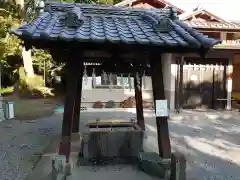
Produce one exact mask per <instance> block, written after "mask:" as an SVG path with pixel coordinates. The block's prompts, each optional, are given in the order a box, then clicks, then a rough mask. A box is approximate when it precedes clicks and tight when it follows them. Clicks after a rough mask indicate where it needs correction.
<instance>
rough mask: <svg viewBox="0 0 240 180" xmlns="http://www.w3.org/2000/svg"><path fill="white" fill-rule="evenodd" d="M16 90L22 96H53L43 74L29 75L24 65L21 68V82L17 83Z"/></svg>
mask: <svg viewBox="0 0 240 180" xmlns="http://www.w3.org/2000/svg"><path fill="white" fill-rule="evenodd" d="M14 90H15V92H17V93H18V95H19V96H20V97H24V98H42V97H46V96H53V94H52V93H51V90H50V89H48V88H45V87H44V81H43V77H42V76H39V75H35V76H34V77H27V76H26V74H25V72H24V68H23V67H20V68H19V83H18V84H16V85H15V89H14Z"/></svg>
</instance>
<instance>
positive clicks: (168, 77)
mask: <svg viewBox="0 0 240 180" xmlns="http://www.w3.org/2000/svg"><path fill="white" fill-rule="evenodd" d="M172 58H173V57H172V55H171V54H164V55H163V56H162V64H163V80H164V90H165V97H166V99H167V100H168V107H169V108H170V109H171V110H173V109H175V78H176V72H177V66H176V64H174V63H173V59H172ZM145 78H146V80H145V83H146V84H145V85H146V86H145V87H144V88H143V89H142V93H143V99H144V100H145V101H149V102H152V80H151V77H148V76H147V77H145ZM96 81H97V84H98V82H100V77H96ZM131 81H132V86H133V85H134V82H133V78H132V79H131ZM143 81H144V80H143ZM118 84H119V82H118ZM130 96H134V87H132V89H131V90H129V89H99V88H98V89H95V88H93V87H92V77H88V79H87V80H86V79H85V78H84V79H83V90H82V105H83V104H85V105H86V106H87V104H88V105H89V106H91V104H92V103H94V102H96V101H101V102H107V101H109V100H113V101H115V102H121V101H123V100H125V99H127V98H128V97H130Z"/></svg>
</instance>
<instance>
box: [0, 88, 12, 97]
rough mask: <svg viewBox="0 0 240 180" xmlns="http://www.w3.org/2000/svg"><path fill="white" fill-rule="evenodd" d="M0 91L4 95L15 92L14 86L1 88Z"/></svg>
mask: <svg viewBox="0 0 240 180" xmlns="http://www.w3.org/2000/svg"><path fill="white" fill-rule="evenodd" d="M0 93H1V95H2V96H7V95H11V94H12V93H13V87H6V88H1V89H0Z"/></svg>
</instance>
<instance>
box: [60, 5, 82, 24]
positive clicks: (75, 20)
mask: <svg viewBox="0 0 240 180" xmlns="http://www.w3.org/2000/svg"><path fill="white" fill-rule="evenodd" d="M64 21H65V24H66V26H67V27H69V28H77V27H79V26H81V25H82V24H83V23H84V19H83V15H82V11H81V9H80V8H79V7H74V8H72V9H69V10H68V11H67V12H66V17H65V20H64Z"/></svg>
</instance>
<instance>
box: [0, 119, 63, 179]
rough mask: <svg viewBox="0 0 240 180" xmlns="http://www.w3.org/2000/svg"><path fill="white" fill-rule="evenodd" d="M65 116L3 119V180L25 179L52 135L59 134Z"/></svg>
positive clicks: (0, 132) (0, 130) (0, 138)
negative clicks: (33, 119)
mask: <svg viewBox="0 0 240 180" xmlns="http://www.w3.org/2000/svg"><path fill="white" fill-rule="evenodd" d="M60 127H61V118H60V117H59V116H58V115H54V116H51V117H48V118H43V119H39V120H37V121H19V120H6V121H3V122H1V123H0V180H24V179H25V178H26V176H27V175H28V173H29V172H30V171H31V170H32V168H33V167H34V166H35V165H36V163H37V162H38V160H39V158H40V157H41V154H42V153H43V152H44V149H45V148H46V147H47V146H48V145H49V144H50V142H51V139H52V137H54V136H55V135H57V134H59V132H60Z"/></svg>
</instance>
